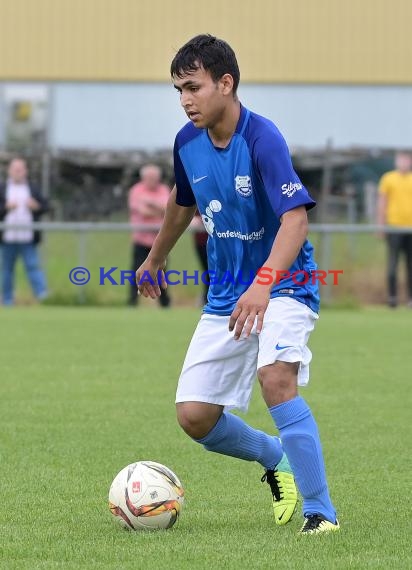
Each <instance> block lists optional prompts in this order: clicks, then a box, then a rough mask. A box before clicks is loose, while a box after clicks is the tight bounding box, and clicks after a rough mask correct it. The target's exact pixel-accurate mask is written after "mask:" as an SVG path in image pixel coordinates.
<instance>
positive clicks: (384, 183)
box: [379, 173, 390, 196]
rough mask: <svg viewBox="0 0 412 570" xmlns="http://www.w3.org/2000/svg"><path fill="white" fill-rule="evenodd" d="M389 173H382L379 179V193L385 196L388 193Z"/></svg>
mask: <svg viewBox="0 0 412 570" xmlns="http://www.w3.org/2000/svg"><path fill="white" fill-rule="evenodd" d="M389 187H390V183H389V174H388V173H387V174H384V175H383V176H382V178H381V179H380V181H379V194H384V195H385V196H387V195H388V194H389Z"/></svg>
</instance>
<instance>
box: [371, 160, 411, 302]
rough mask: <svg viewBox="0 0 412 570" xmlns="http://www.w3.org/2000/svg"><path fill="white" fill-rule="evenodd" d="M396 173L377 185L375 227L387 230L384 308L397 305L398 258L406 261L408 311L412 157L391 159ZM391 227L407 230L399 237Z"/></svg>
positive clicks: (399, 234)
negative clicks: (386, 288)
mask: <svg viewBox="0 0 412 570" xmlns="http://www.w3.org/2000/svg"><path fill="white" fill-rule="evenodd" d="M395 167H396V170H392V171H390V172H387V173H386V174H384V175H383V176H382V178H381V180H380V183H379V202H378V224H379V225H382V226H387V227H388V229H387V232H386V241H387V244H388V268H387V280H388V293H389V298H388V305H389V306H390V307H393V308H394V307H396V306H397V305H398V286H397V285H398V283H397V271H398V262H399V257H400V254H401V253H402V252H403V253H404V255H405V259H406V268H407V282H408V295H409V302H408V306H409V307H411V308H412V155H411V154H410V153H408V152H404V151H400V152H397V153H396V156H395ZM391 226H392V227H394V228H395V227H396V228H407V230H406V231H405V232H403V233H395V232H391V229H390V228H391Z"/></svg>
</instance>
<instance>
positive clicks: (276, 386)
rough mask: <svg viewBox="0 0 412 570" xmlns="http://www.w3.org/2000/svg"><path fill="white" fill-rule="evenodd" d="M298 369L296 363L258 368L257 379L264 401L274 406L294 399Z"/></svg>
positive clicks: (279, 362)
mask: <svg viewBox="0 0 412 570" xmlns="http://www.w3.org/2000/svg"><path fill="white" fill-rule="evenodd" d="M298 368H299V364H298V363H296V362H282V361H277V362H275V363H274V364H270V365H268V366H262V367H261V368H259V370H258V379H259V383H260V386H261V388H262V393H263V396H264V398H265V400H266V401H268V400H269V401H270V402H273V405H275V404H280V403H282V402H287V401H288V400H290V399H292V398H294V397H295V396H296V394H297V374H298Z"/></svg>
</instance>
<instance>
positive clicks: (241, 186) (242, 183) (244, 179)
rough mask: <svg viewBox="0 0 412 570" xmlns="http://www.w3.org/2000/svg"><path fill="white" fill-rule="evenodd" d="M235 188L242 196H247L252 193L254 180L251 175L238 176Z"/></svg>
mask: <svg viewBox="0 0 412 570" xmlns="http://www.w3.org/2000/svg"><path fill="white" fill-rule="evenodd" d="M235 189H236V192H238V193H239V194H240V195H241V196H243V197H244V198H247V197H248V196H250V195H251V194H252V182H251V180H250V176H247V175H246V176H236V178H235Z"/></svg>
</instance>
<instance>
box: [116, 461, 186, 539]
mask: <svg viewBox="0 0 412 570" xmlns="http://www.w3.org/2000/svg"><path fill="white" fill-rule="evenodd" d="M183 501H184V490H183V487H182V484H181V483H180V481H179V479H178V478H177V477H176V475H175V474H174V473H173V471H171V470H170V469H169V468H168V467H165V466H164V465H162V464H161V463H155V462H154V461H137V462H136V463H132V464H130V465H127V467H125V468H124V469H122V470H121V471H120V473H118V474H117V475H116V477H115V478H114V480H113V483H112V485H111V487H110V490H109V509H110V511H111V513H112V515H113V516H114V517H115V519H116V521H118V522H119V524H120V525H121V526H122V527H123V528H127V529H132V530H144V529H146V530H156V529H162V528H170V527H172V526H173V525H174V524H175V522H176V521H177V519H178V517H179V514H180V511H181V510H182V506H183Z"/></svg>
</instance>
